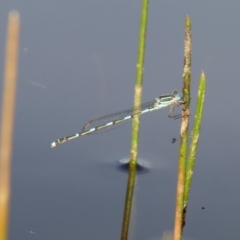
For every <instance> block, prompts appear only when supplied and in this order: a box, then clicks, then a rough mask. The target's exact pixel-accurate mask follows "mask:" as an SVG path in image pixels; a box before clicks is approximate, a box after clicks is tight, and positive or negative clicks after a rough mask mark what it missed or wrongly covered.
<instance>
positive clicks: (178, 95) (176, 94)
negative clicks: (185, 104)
mask: <svg viewBox="0 0 240 240" xmlns="http://www.w3.org/2000/svg"><path fill="white" fill-rule="evenodd" d="M172 95H173V96H174V98H175V99H177V100H181V99H182V94H181V93H180V92H179V91H177V90H174V91H173V92H172Z"/></svg>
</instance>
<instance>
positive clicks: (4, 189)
mask: <svg viewBox="0 0 240 240" xmlns="http://www.w3.org/2000/svg"><path fill="white" fill-rule="evenodd" d="M18 42H19V14H18V13H17V12H10V14H9V20H8V29H7V39H6V57H5V69H4V84H3V98H2V99H3V102H2V114H1V116H2V119H1V138H0V240H6V239H7V237H8V236H7V231H8V221H9V219H8V218H9V205H10V171H11V154H12V135H13V123H14V107H15V95H16V94H15V93H16V80H17V61H18Z"/></svg>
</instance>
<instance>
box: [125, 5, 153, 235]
mask: <svg viewBox="0 0 240 240" xmlns="http://www.w3.org/2000/svg"><path fill="white" fill-rule="evenodd" d="M148 4H149V0H142V12H141V20H140V33H139V45H138V58H137V66H136V83H135V95H134V108H135V109H137V108H138V107H139V106H140V104H141V100H142V82H143V71H144V56H145V45H146V32H147V18H148ZM139 123H140V115H138V114H137V115H135V116H134V118H133V124H132V140H131V151H130V163H129V175H128V185H127V191H126V199H125V208H124V216H123V223H122V234H121V239H122V240H126V239H127V238H128V229H129V223H130V214H131V206H132V200H133V191H134V184H135V177H136V167H137V157H138V139H139Z"/></svg>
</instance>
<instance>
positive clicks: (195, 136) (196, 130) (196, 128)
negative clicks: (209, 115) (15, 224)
mask: <svg viewBox="0 0 240 240" xmlns="http://www.w3.org/2000/svg"><path fill="white" fill-rule="evenodd" d="M205 89H206V79H205V74H204V72H202V75H201V77H200V81H199V89H198V100H197V107H196V114H195V121H194V125H193V131H192V142H191V146H190V151H189V155H188V160H187V168H186V181H185V193H184V208H186V207H187V203H188V197H189V192H190V187H191V182H192V176H193V172H194V166H195V159H196V154H197V147H198V141H199V136H200V130H201V123H202V113H203V105H204V97H205Z"/></svg>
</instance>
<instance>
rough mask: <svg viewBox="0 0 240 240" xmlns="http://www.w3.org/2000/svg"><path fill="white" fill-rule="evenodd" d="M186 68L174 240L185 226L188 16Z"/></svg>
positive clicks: (184, 73) (189, 68)
mask: <svg viewBox="0 0 240 240" xmlns="http://www.w3.org/2000/svg"><path fill="white" fill-rule="evenodd" d="M184 45H185V46H184V68H183V99H184V101H185V109H184V111H183V112H182V123H181V130H180V150H179V161H178V182H177V193H176V210H175V223H174V238H173V239H174V240H180V239H181V236H182V226H183V199H184V182H185V167H186V160H187V149H188V125H189V116H190V110H189V105H190V83H191V52H192V51H191V20H190V18H189V17H188V16H187V17H186V21H185V44H184Z"/></svg>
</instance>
